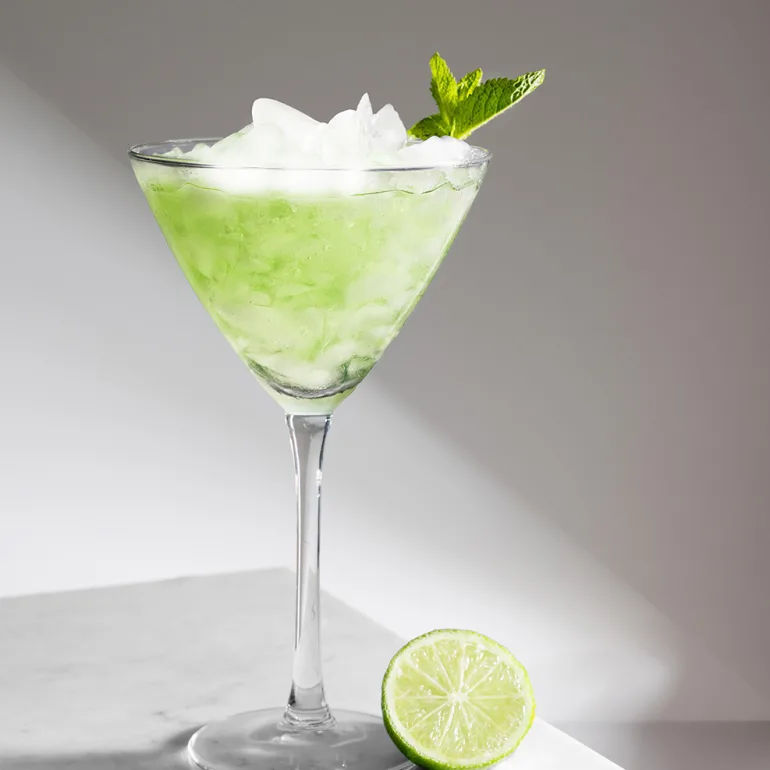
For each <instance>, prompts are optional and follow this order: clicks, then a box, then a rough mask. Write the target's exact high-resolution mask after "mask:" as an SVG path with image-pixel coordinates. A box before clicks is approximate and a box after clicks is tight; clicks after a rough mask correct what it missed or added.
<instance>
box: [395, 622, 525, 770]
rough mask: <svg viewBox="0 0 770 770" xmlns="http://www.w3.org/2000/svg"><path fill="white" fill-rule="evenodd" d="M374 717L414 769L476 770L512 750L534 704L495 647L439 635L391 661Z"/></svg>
mask: <svg viewBox="0 0 770 770" xmlns="http://www.w3.org/2000/svg"><path fill="white" fill-rule="evenodd" d="M382 713H383V718H384V721H385V727H386V728H387V730H388V733H389V734H390V737H391V738H392V739H393V741H394V742H395V743H396V745H397V746H398V747H399V749H401V751H402V752H403V753H404V755H405V756H407V757H408V758H409V759H411V760H412V761H413V762H415V763H416V764H418V765H421V766H422V767H426V768H430V769H431V770H460V769H461V768H481V767H487V766H488V765H492V764H495V763H497V762H500V761H501V760H502V759H504V758H505V757H506V756H508V755H509V754H510V753H511V752H512V751H514V749H515V748H516V747H517V746H518V745H519V743H520V742H521V740H522V738H524V736H525V735H526V734H527V731H528V730H529V728H530V727H531V726H532V722H533V720H534V718H535V698H534V695H533V693H532V685H531V684H530V681H529V677H528V676H527V672H526V670H525V668H524V666H522V665H521V663H519V661H518V660H516V658H515V657H514V656H513V655H512V654H511V653H510V652H509V651H508V650H507V649H506V648H505V647H503V646H502V645H501V644H498V643H497V642H495V641H493V640H492V639H489V638H488V637H486V636H483V635H482V634H478V633H476V632H475V631H458V630H439V631H432V632H430V633H429V634H425V635H424V636H419V637H417V638H416V639H413V640H412V641H411V642H409V643H408V644H407V645H406V646H405V647H403V648H402V649H401V650H399V651H398V652H397V653H396V655H395V657H394V658H393V660H392V661H391V663H390V666H388V670H387V671H386V672H385V678H384V680H383V683H382Z"/></svg>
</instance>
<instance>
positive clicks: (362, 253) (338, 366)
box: [129, 139, 490, 770]
mask: <svg viewBox="0 0 770 770" xmlns="http://www.w3.org/2000/svg"><path fill="white" fill-rule="evenodd" d="M215 141H217V140H215V139H201V140H182V141H170V142H162V143H159V144H147V145H138V146H136V147H133V148H132V149H131V150H130V152H129V156H130V159H131V163H132V166H133V169H134V172H135V174H136V177H137V180H138V181H139V184H140V185H141V187H142V190H143V192H144V194H145V196H146V198H147V201H148V203H149V205H150V208H151V209H152V212H153V214H154V215H155V218H156V220H157V222H158V224H159V226H160V229H161V230H162V232H163V235H164V236H165V238H166V241H167V242H168V245H169V247H170V248H171V251H172V252H173V254H174V256H175V257H176V260H177V262H178V263H179V265H180V267H181V268H182V270H183V272H184V274H185V275H186V277H187V279H188V280H189V282H190V284H191V286H192V288H193V289H194V291H195V293H196V294H197V296H198V299H199V300H200V301H201V303H202V304H203V306H204V307H205V308H206V310H207V311H208V312H209V314H210V315H211V317H212V318H213V320H214V322H215V323H216V324H217V326H218V327H219V329H220V330H221V331H222V333H223V334H224V336H225V337H226V339H227V340H228V342H229V343H230V344H231V345H232V346H233V348H234V349H235V351H236V352H237V353H238V355H239V356H240V358H241V359H242V360H243V361H244V363H245V364H246V365H247V366H248V367H249V369H250V370H251V371H252V372H253V374H254V375H255V377H256V379H257V381H258V382H259V383H260V384H261V385H262V386H263V387H264V388H265V390H266V391H267V392H268V393H269V394H270V395H271V396H272V397H273V398H274V399H275V400H276V401H277V402H278V403H279V404H280V406H282V407H283V409H284V411H285V413H286V423H287V425H288V428H289V436H290V440H291V446H292V450H293V454H294V470H295V480H296V492H297V512H298V533H297V592H296V621H295V643H294V663H293V672H292V683H291V689H290V692H289V698H288V702H287V704H286V706H285V707H282V708H274V709H264V710H259V711H252V712H247V713H244V714H238V715H236V716H232V717H229V718H226V719H224V720H222V721H220V722H214V723H212V724H209V725H206V726H205V727H202V728H201V729H200V730H199V731H198V732H197V733H196V734H195V735H194V736H193V737H192V738H191V740H190V744H189V747H188V751H189V756H190V758H191V759H192V761H193V762H194V763H195V764H197V765H198V766H199V767H201V768H205V770H234V769H235V768H264V769H265V770H343V769H344V770H393V769H394V768H402V767H403V768H406V767H410V766H411V763H410V762H409V761H408V760H406V758H405V757H404V756H403V755H402V754H401V753H400V752H399V751H398V750H397V749H396V747H395V746H394V745H393V743H392V741H391V740H390V738H389V736H388V734H387V732H386V731H385V728H384V726H383V723H382V719H381V718H380V717H377V716H373V715H369V714H362V713H358V712H352V711H339V710H335V711H334V713H332V711H331V710H330V708H329V706H328V705H327V703H326V698H325V696H324V686H323V679H322V675H321V648H320V612H319V610H320V606H319V600H320V594H319V543H320V510H321V509H320V504H321V466H322V460H323V450H324V443H325V440H326V434H327V431H328V429H329V424H330V421H331V415H332V412H333V411H334V410H335V408H336V407H337V406H338V405H339V404H340V403H341V402H342V401H343V400H344V399H345V398H347V396H349V395H350V394H351V393H352V392H353V390H354V389H355V388H356V386H357V385H358V384H359V383H360V382H361V381H362V380H363V378H364V377H365V376H366V375H367V374H368V372H369V371H370V370H371V369H372V367H373V366H374V364H375V363H376V362H377V361H378V360H379V358H380V356H381V355H382V353H383V352H384V350H385V349H386V348H387V346H388V345H389V344H390V342H391V341H392V340H393V339H394V337H395V336H396V335H397V334H398V332H399V330H400V329H401V327H402V325H403V323H404V321H405V320H406V318H407V317H408V316H409V314H410V313H411V311H412V310H413V309H414V307H415V305H416V304H417V303H418V301H419V300H420V298H421V297H422V295H423V293H424V292H425V290H426V288H427V287H428V284H429V283H430V281H431V279H432V278H433V276H434V274H435V272H436V270H437V269H438V266H439V264H440V263H441V261H442V259H443V258H444V255H445V254H446V252H447V250H448V249H449V246H450V245H451V243H452V241H453V239H454V237H455V235H456V234H457V231H458V230H459V228H460V226H461V224H462V222H463V220H464V219H465V216H466V214H467V213H468V210H469V209H470V206H471V204H472V202H473V200H474V198H475V197H476V193H477V192H478V189H479V186H480V184H481V181H482V179H483V177H484V173H485V172H486V168H487V164H488V161H489V158H490V155H489V153H488V152H486V151H485V150H481V149H474V151H473V155H472V157H471V160H470V161H467V162H463V163H454V164H451V163H450V164H446V165H441V166H435V167H431V168H425V167H419V168H400V169H382V168H378V169H365V170H349V169H339V170H335V169H295V168H289V169H277V168H257V167H252V166H240V167H232V166H215V165H210V164H203V163H196V162H193V161H189V160H187V159H186V158H185V157H183V153H185V152H187V151H189V150H191V149H192V148H193V147H195V145H196V144H200V143H204V144H213V143H214V142H215ZM169 152H170V153H171V154H170V155H169V154H168V153H169Z"/></svg>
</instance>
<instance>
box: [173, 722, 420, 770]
mask: <svg viewBox="0 0 770 770" xmlns="http://www.w3.org/2000/svg"><path fill="white" fill-rule="evenodd" d="M283 716H284V710H283V709H265V710H264V711H249V712H247V713H245V714H237V715H236V716H233V717H230V718H229V719H225V720H223V721H222V722H213V723H212V724H210V725H206V726H205V727H202V728H201V729H200V730H198V732H197V733H195V735H193V737H192V738H191V739H190V743H189V744H188V747H187V749H188V752H189V754H190V759H191V760H192V761H193V762H194V763H195V764H196V765H197V766H198V767H200V768H203V770H236V768H238V770H244V768H247V769H248V768H255V769H259V770H407V769H411V768H414V767H415V766H414V765H413V764H412V763H411V762H410V761H409V760H408V759H406V757H404V755H403V754H402V753H401V752H400V751H399V750H398V749H397V748H396V747H395V746H394V745H393V742H392V741H391V739H390V736H389V735H388V734H387V732H386V731H385V727H384V726H383V724H382V719H380V718H379V717H375V716H372V715H370V714H361V713H358V712H356V711H335V712H334V718H335V722H336V724H335V725H334V726H333V727H329V728H326V729H324V730H313V729H294V728H291V727H286V726H285V724H284V723H283Z"/></svg>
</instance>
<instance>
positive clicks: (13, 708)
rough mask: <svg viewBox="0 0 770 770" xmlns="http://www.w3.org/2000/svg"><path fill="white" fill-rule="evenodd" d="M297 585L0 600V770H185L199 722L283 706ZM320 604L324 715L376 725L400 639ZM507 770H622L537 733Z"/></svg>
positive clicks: (258, 583)
mask: <svg viewBox="0 0 770 770" xmlns="http://www.w3.org/2000/svg"><path fill="white" fill-rule="evenodd" d="M293 583H294V577H293V575H292V573H291V572H289V571H288V570H263V571H258V572H249V573H239V574H232V575H217V576H212V577H195V578H183V579H178V580H170V581H164V582H159V583H148V584H142V585H132V586H124V587H118V588H100V589H91V590H86V591H73V592H67V593H60V594H46V595H41V596H31V597H20V598H8V599H2V600H0V768H2V770H65V768H66V770H181V769H182V768H186V767H187V763H186V759H185V754H184V748H185V746H186V743H187V740H188V738H189V737H190V735H191V734H192V733H193V732H194V731H195V730H196V729H197V728H198V727H199V726H200V725H201V724H204V723H205V722H208V721H211V720H213V719H218V718H221V717H223V716H226V715H228V714H231V713H236V712H239V711H246V710H250V709H254V708H261V707H264V706H274V705H277V704H280V703H283V702H284V700H285V698H286V696H287V694H288V686H289V672H290V665H291V644H292V631H293V616H292V613H293ZM324 602H325V603H324V615H323V625H324V666H325V674H326V682H327V694H328V696H329V699H330V702H331V704H332V707H334V706H335V705H337V706H340V707H343V706H344V707H350V708H357V709H363V710H366V711H371V712H375V713H376V712H377V711H378V708H379V688H380V679H381V676H382V672H383V671H384V670H385V667H386V664H387V662H388V661H389V659H390V657H391V656H392V655H393V653H394V652H395V651H396V650H397V649H398V647H399V646H400V644H401V642H402V640H401V639H399V638H398V637H397V636H396V635H395V634H393V633H391V632H390V631H387V630H386V629H384V628H382V627H381V626H379V625H377V624H376V623H375V622H374V621H372V620H370V619H369V618H367V617H365V616H364V615H362V614H360V613H358V612H356V611H354V610H352V609H350V608H349V607H347V606H346V605H344V604H343V603H342V602H340V601H338V600H336V599H335V598H334V597H330V596H326V597H325V599H324ZM505 764H506V770H611V768H617V765H614V764H613V763H611V762H609V761H608V760H606V759H604V758H602V757H600V756H599V755H598V754H595V753H594V752H592V751H591V750H590V749H588V748H586V747H585V746H582V745H581V744H579V743H578V742H577V741H575V740H573V739H571V738H569V737H567V736H566V735H564V734H563V733H561V732H559V731H558V730H556V729H555V728H553V727H551V726H549V725H547V724H545V723H544V722H542V721H538V723H537V724H536V725H535V727H534V728H533V730H532V732H531V733H530V735H529V736H528V737H527V738H526V740H525V741H524V743H523V744H522V746H521V748H520V749H519V750H518V751H517V752H516V754H515V755H514V757H513V758H512V759H511V760H509V761H508V762H506V763H505Z"/></svg>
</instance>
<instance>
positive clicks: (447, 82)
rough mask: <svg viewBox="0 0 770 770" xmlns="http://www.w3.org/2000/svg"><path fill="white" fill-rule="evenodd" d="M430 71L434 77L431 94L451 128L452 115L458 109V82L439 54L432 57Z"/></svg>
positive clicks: (431, 82)
mask: <svg viewBox="0 0 770 770" xmlns="http://www.w3.org/2000/svg"><path fill="white" fill-rule="evenodd" d="M430 71H431V74H432V75H433V77H432V78H431V81H430V93H431V96H432V97H433V101H434V102H436V104H437V105H438V111H439V114H440V115H441V116H442V118H443V119H444V121H445V122H446V123H447V127H449V126H451V119H452V115H453V114H454V110H455V107H457V81H456V80H455V76H454V75H453V74H452V70H450V69H449V65H448V64H447V63H446V62H445V61H444V60H443V59H442V58H441V56H440V54H439V53H438V52H436V53H434V54H433V56H431V57H430Z"/></svg>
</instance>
